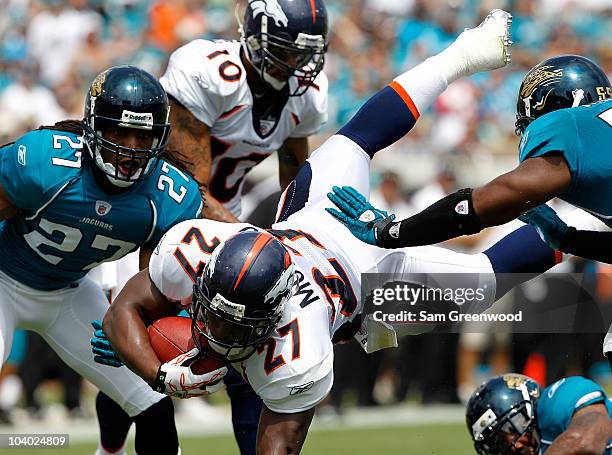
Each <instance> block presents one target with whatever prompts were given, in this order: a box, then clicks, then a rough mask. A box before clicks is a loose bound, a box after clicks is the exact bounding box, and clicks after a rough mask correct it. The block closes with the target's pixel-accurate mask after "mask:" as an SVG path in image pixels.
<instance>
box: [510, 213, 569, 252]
mask: <svg viewBox="0 0 612 455" xmlns="http://www.w3.org/2000/svg"><path fill="white" fill-rule="evenodd" d="M519 220H521V221H522V222H524V223H527V224H531V225H532V226H533V227H534V228H535V229H536V231H538V234H539V235H540V237H541V238H542V240H544V242H546V243H547V244H548V246H549V247H551V248H552V249H554V250H558V249H559V248H560V247H561V242H562V241H563V238H564V237H565V234H567V231H568V229H569V227H568V226H567V224H565V223H564V222H563V220H562V219H561V218H559V216H558V215H557V212H555V211H554V210H553V209H551V208H550V207H549V206H547V205H546V204H542V205H539V206H537V207H536V208H534V209H531V210H529V211H528V212H526V213H525V214H523V215H521V216H519Z"/></svg>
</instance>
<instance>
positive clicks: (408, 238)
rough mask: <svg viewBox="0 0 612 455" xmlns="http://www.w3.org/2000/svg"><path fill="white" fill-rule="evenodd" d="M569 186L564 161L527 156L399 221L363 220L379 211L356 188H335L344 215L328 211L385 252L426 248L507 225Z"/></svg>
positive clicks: (549, 156) (387, 219)
mask: <svg viewBox="0 0 612 455" xmlns="http://www.w3.org/2000/svg"><path fill="white" fill-rule="evenodd" d="M570 183H571V174H570V171H569V168H568V166H567V163H566V162H565V160H564V158H563V157H562V156H561V155H559V154H551V155H546V156H541V157H536V158H529V159H527V160H525V161H524V162H522V163H521V164H520V165H519V166H518V167H517V168H515V169H514V170H512V171H510V172H508V173H507V174H503V175H501V176H499V177H497V178H495V179H494V180H492V181H490V182H489V183H487V184H486V185H484V186H482V187H480V188H476V189H472V188H466V189H462V190H459V191H457V192H455V193H453V194H451V195H449V196H446V197H444V198H442V199H440V200H439V201H438V202H436V203H434V204H432V205H431V206H429V207H427V208H426V209H425V210H423V211H422V212H420V213H417V214H416V215H414V216H411V217H410V218H406V219H404V220H402V221H398V222H395V221H393V219H392V218H391V217H388V216H386V214H384V216H382V217H381V216H377V218H376V219H374V220H372V219H371V217H370V218H367V217H366V218H363V219H362V215H363V213H364V212H365V211H367V210H372V211H373V212H374V213H375V214H376V213H383V212H381V211H378V210H376V209H375V208H374V207H372V206H371V205H370V204H369V203H368V202H367V201H365V199H364V198H363V196H361V195H359V194H356V195H355V193H354V190H352V192H351V193H349V192H347V190H346V189H345V188H342V189H334V192H335V195H336V196H338V197H334V194H331V195H330V199H332V201H333V202H334V203H335V204H336V205H337V206H338V207H339V208H340V209H341V211H342V213H340V212H338V211H334V210H329V209H328V211H329V212H330V213H332V215H334V216H336V217H337V218H339V219H340V220H341V221H343V222H344V223H345V224H347V226H348V227H349V228H350V229H351V231H352V232H353V233H354V234H355V235H357V236H358V237H360V238H362V237H363V238H362V239H369V240H365V241H369V243H375V244H376V245H378V246H381V247H383V248H401V247H409V246H419V245H430V244H434V243H439V242H444V241H446V240H449V239H453V238H455V237H459V236H462V235H469V234H476V233H478V232H480V231H481V230H482V229H484V228H485V227H488V226H498V225H500V224H504V223H507V222H508V221H511V220H513V219H515V218H516V217H517V216H519V215H521V214H522V213H524V212H526V211H527V210H529V209H531V208H533V207H535V206H538V205H540V204H542V203H544V202H546V201H548V200H550V199H552V198H554V197H555V196H557V195H558V194H560V193H561V192H563V191H564V190H565V189H566V188H567V187H568V186H569V185H570ZM358 231H359V232H358ZM361 231H363V232H361ZM366 234H371V235H366Z"/></svg>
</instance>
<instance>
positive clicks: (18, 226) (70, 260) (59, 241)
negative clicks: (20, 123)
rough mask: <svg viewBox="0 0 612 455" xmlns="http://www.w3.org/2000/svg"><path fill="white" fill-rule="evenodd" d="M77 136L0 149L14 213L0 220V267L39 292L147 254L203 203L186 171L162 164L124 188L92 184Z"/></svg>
mask: <svg viewBox="0 0 612 455" xmlns="http://www.w3.org/2000/svg"><path fill="white" fill-rule="evenodd" d="M83 153H87V152H86V151H85V150H84V147H83V140H82V137H81V136H79V135H77V134H74V133H69V132H65V131H59V130H51V129H40V130H35V131H31V132H29V133H27V134H25V135H24V136H22V137H21V138H19V139H18V140H17V141H16V142H15V143H13V144H8V145H7V146H5V147H2V148H0V184H1V186H2V188H3V190H4V193H5V195H6V198H8V200H9V201H10V202H11V203H12V204H13V205H14V206H15V207H17V208H18V209H19V213H18V214H16V215H14V216H13V217H11V218H9V219H8V220H6V221H4V222H0V258H2V259H0V270H2V272H4V273H5V274H7V275H8V276H10V277H11V278H13V279H14V280H16V281H17V282H19V283H21V284H24V285H26V286H29V287H31V288H34V289H38V290H42V291H51V290H56V289H61V288H64V287H67V286H69V285H71V284H72V283H74V282H75V281H78V280H79V279H81V278H82V277H84V276H85V275H86V274H87V273H88V272H89V270H91V269H92V268H94V267H96V266H97V265H99V264H101V263H103V262H106V261H113V260H116V259H120V258H121V257H123V256H125V255H126V254H127V253H129V252H131V251H133V250H135V249H136V248H138V247H147V248H151V249H153V248H154V247H155V245H156V244H157V242H158V241H159V239H160V238H161V237H162V235H163V234H164V232H166V231H167V230H168V229H170V227H172V226H173V225H175V224H176V223H178V222H180V221H183V220H186V219H189V218H194V217H196V216H197V215H198V213H199V211H200V208H201V203H202V198H201V195H200V192H199V189H198V186H197V184H196V183H195V181H193V179H192V178H191V177H189V176H188V175H187V174H185V173H183V172H181V171H180V170H178V169H177V168H175V167H173V166H171V165H170V164H168V163H166V162H165V161H163V160H159V161H158V162H157V165H156V168H155V169H154V170H153V171H152V173H151V175H150V176H149V177H148V178H146V179H143V180H141V181H138V182H136V183H134V184H133V185H132V186H131V187H130V188H129V189H128V190H127V191H125V192H123V193H119V194H112V195H111V194H106V193H104V192H103V191H102V190H101V189H100V188H99V186H98V184H97V183H96V181H95V178H94V175H93V169H92V164H91V163H90V162H89V161H88V160H86V159H85V158H83V156H82V154H83Z"/></svg>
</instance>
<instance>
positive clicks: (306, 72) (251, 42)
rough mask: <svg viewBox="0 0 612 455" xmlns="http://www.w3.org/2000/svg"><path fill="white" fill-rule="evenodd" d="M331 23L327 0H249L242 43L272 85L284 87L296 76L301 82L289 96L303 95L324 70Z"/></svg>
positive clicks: (243, 25) (249, 58) (277, 88)
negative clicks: (328, 24)
mask: <svg viewBox="0 0 612 455" xmlns="http://www.w3.org/2000/svg"><path fill="white" fill-rule="evenodd" d="M239 22H240V21H239ZM327 22H328V21H327V10H326V8H325V5H324V4H323V0H249V1H248V4H247V6H246V12H245V15H244V22H243V23H241V24H240V35H241V39H242V45H243V48H244V50H245V54H246V56H247V58H248V60H249V61H250V62H251V64H252V65H253V66H254V67H255V69H256V70H257V71H258V73H259V76H260V77H261V78H262V79H263V80H264V81H265V82H266V83H267V84H268V85H270V86H271V87H272V88H273V89H275V90H282V89H283V88H284V87H285V85H286V84H287V83H288V80H289V78H290V77H291V76H295V77H296V79H297V82H298V84H297V86H296V88H295V89H294V90H292V92H291V93H290V94H289V95H290V96H300V95H302V94H304V93H305V92H306V90H308V88H309V87H310V86H311V85H312V83H313V81H314V79H315V78H316V77H317V75H318V74H319V73H320V72H321V71H322V70H323V65H324V63H325V52H326V51H327V45H328V41H327Z"/></svg>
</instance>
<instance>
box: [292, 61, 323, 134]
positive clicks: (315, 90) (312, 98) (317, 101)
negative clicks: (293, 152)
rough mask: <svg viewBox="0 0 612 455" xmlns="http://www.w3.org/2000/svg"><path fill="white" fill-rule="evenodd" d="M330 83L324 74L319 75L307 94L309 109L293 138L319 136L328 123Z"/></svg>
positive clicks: (294, 131)
mask: <svg viewBox="0 0 612 455" xmlns="http://www.w3.org/2000/svg"><path fill="white" fill-rule="evenodd" d="M327 93H328V81H327V76H325V74H324V73H322V72H321V73H319V75H318V76H317V78H316V79H315V85H314V86H313V87H310V88H309V89H308V91H307V92H306V94H304V95H303V96H306V97H307V109H306V110H305V112H304V117H303V118H302V119H300V123H299V124H298V125H297V127H296V128H295V129H294V130H293V132H292V133H291V137H292V138H302V137H309V136H312V135H314V134H317V133H318V132H319V130H320V129H321V126H322V125H323V124H325V123H326V122H327V99H328V95H327Z"/></svg>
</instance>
